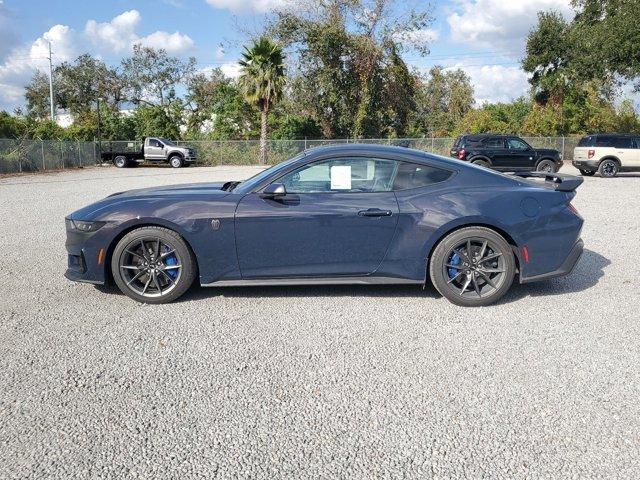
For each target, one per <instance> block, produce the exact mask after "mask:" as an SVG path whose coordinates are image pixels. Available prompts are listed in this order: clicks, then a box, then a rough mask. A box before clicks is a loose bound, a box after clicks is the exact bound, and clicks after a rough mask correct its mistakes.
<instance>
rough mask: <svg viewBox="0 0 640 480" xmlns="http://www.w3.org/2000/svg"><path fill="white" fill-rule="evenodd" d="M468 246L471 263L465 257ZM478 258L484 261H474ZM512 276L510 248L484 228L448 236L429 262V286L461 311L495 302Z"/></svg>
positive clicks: (514, 264) (501, 238)
mask: <svg viewBox="0 0 640 480" xmlns="http://www.w3.org/2000/svg"><path fill="white" fill-rule="evenodd" d="M468 245H470V246H471V252H472V258H471V259H467V257H466V252H467V250H468V249H469V248H468ZM480 255H482V258H486V260H484V261H482V260H480V261H478V259H477V258H476V257H478V256H480ZM456 256H457V259H456ZM467 261H468V263H467ZM456 262H457V263H456ZM489 262H491V263H489ZM453 263H455V264H456V265H455V266H453V265H452V264H453ZM515 272H516V263H515V258H514V256H513V251H512V249H511V246H510V245H509V244H508V243H507V241H506V240H505V239H504V238H503V237H502V236H501V235H499V234H498V233H496V232H495V231H494V230H491V229H489V228H485V227H466V228H462V229H460V230H456V231H455V232H452V233H450V234H449V235H447V236H446V237H445V238H443V239H442V240H441V241H440V243H438V245H437V246H436V248H435V250H434V251H433V254H432V255H431V259H430V261H429V276H430V278H431V282H432V283H433V286H434V287H435V288H436V290H438V292H440V294H442V296H444V297H445V298H447V300H449V301H450V302H451V303H453V304H455V305H460V306H463V307H480V306H485V305H489V304H492V303H495V302H497V301H498V300H499V299H500V298H502V296H504V294H505V293H507V291H508V290H509V288H510V287H511V284H512V283H513V278H514V276H515Z"/></svg>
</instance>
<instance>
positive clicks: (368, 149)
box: [303, 143, 466, 170]
mask: <svg viewBox="0 0 640 480" xmlns="http://www.w3.org/2000/svg"><path fill="white" fill-rule="evenodd" d="M334 154H340V155H356V156H361V155H372V156H375V155H383V156H391V157H393V156H398V157H404V158H405V159H407V157H411V160H414V161H418V162H421V161H425V162H429V161H431V162H434V163H438V164H440V165H442V166H443V167H445V168H450V169H455V170H458V169H460V168H461V167H462V166H465V165H466V164H464V163H462V162H460V161H458V160H453V159H450V158H448V157H443V156H441V155H435V154H433V153H428V152H424V151H422V150H416V149H413V148H408V147H397V146H393V145H380V144H374V143H348V144H340V145H324V146H320V147H314V148H310V149H308V150H305V151H304V152H303V158H306V159H309V158H310V157H312V158H319V157H324V156H329V155H334ZM407 160H408V159H407Z"/></svg>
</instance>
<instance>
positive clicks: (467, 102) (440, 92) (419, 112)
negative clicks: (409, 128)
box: [414, 66, 474, 135]
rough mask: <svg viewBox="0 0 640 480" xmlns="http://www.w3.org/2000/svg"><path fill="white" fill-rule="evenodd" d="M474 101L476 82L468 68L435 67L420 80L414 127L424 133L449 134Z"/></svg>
mask: <svg viewBox="0 0 640 480" xmlns="http://www.w3.org/2000/svg"><path fill="white" fill-rule="evenodd" d="M473 103H474V98H473V86H472V85H471V79H470V78H469V76H468V75H467V74H466V73H465V72H464V71H462V70H460V69H456V70H450V71H445V70H444V69H443V68H442V67H439V66H437V67H433V68H432V69H431V70H430V71H429V74H428V75H427V76H426V77H424V78H420V80H419V87H418V88H417V92H416V104H417V108H416V115H415V122H414V131H416V132H419V133H420V134H423V135H424V134H435V135H448V134H450V132H451V131H452V130H453V129H454V128H455V126H456V125H457V124H458V123H459V122H460V120H461V119H462V118H463V117H464V116H465V115H466V114H467V112H469V111H470V110H471V108H472V107H473Z"/></svg>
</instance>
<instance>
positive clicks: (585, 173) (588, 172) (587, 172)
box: [580, 170, 596, 177]
mask: <svg viewBox="0 0 640 480" xmlns="http://www.w3.org/2000/svg"><path fill="white" fill-rule="evenodd" d="M595 174H596V172H595V171H593V170H580V175H582V176H583V177H593V176H594V175H595Z"/></svg>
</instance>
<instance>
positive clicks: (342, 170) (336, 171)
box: [331, 165, 351, 190]
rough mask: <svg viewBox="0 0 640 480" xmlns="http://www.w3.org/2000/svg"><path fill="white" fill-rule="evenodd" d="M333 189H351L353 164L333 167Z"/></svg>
mask: <svg viewBox="0 0 640 480" xmlns="http://www.w3.org/2000/svg"><path fill="white" fill-rule="evenodd" d="M331 190H351V166H350V165H335V166H333V167H331Z"/></svg>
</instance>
